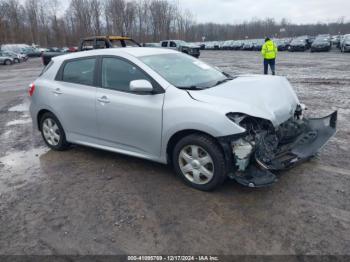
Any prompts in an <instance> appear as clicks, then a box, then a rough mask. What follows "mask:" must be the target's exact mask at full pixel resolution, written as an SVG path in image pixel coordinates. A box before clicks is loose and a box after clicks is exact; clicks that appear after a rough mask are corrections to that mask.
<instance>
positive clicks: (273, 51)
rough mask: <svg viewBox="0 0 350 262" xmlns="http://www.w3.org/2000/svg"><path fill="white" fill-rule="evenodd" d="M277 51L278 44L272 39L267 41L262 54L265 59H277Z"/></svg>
mask: <svg viewBox="0 0 350 262" xmlns="http://www.w3.org/2000/svg"><path fill="white" fill-rule="evenodd" d="M277 52H278V50H277V46H276V44H275V43H274V42H273V41H271V40H269V41H267V42H266V43H265V44H264V45H263V47H262V48H261V54H262V56H263V57H264V59H275V58H276V56H277Z"/></svg>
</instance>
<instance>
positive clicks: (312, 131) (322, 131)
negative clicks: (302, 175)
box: [255, 111, 337, 170]
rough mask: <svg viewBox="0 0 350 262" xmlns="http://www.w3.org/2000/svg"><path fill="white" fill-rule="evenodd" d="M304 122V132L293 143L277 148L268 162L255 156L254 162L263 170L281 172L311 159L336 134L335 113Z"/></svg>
mask: <svg viewBox="0 0 350 262" xmlns="http://www.w3.org/2000/svg"><path fill="white" fill-rule="evenodd" d="M306 121H307V122H306V130H305V131H304V132H303V133H302V134H301V135H299V136H298V137H297V138H296V140H295V141H294V142H292V143H290V144H287V145H283V146H281V147H279V148H278V150H277V152H275V153H274V156H273V158H272V159H270V160H269V161H268V162H266V161H264V159H259V157H258V156H257V155H255V160H256V162H257V163H258V164H259V165H260V166H261V167H262V168H264V169H268V170H283V169H288V168H291V167H293V166H295V165H296V164H299V163H301V162H303V161H305V160H308V159H309V158H311V157H313V156H314V155H315V154H316V153H317V152H318V151H319V150H320V149H321V148H322V147H323V146H324V145H325V144H326V143H327V142H328V141H329V139H330V138H331V137H332V136H333V135H334V134H335V133H336V125H337V111H335V112H333V113H332V114H330V115H329V116H326V117H323V118H314V119H308V120H306Z"/></svg>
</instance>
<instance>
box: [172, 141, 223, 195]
mask: <svg viewBox="0 0 350 262" xmlns="http://www.w3.org/2000/svg"><path fill="white" fill-rule="evenodd" d="M172 163H173V166H174V169H175V172H176V173H177V174H178V175H179V176H180V177H181V178H182V179H183V181H184V182H185V183H186V184H188V185H190V186H191V187H193V188H196V189H199V190H202V191H211V190H213V189H215V188H216V187H218V186H219V185H221V184H222V183H223V181H224V180H225V178H226V164H225V157H224V153H223V151H222V149H221V148H220V146H219V145H218V144H217V142H216V141H215V140H214V139H213V138H211V137H210V136H207V135H203V134H193V135H189V136H186V137H184V138H182V139H181V140H180V141H179V142H178V143H177V144H176V146H175V148H174V150H173V155H172Z"/></svg>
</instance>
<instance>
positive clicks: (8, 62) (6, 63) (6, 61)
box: [4, 59, 12, 65]
mask: <svg viewBox="0 0 350 262" xmlns="http://www.w3.org/2000/svg"><path fill="white" fill-rule="evenodd" d="M4 64H5V65H12V62H11V60H8V59H6V60H5V62H4Z"/></svg>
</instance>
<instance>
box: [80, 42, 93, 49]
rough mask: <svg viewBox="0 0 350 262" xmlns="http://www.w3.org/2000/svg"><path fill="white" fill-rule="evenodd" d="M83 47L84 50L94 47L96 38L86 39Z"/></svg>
mask: <svg viewBox="0 0 350 262" xmlns="http://www.w3.org/2000/svg"><path fill="white" fill-rule="evenodd" d="M81 49H82V50H92V49H94V40H84V41H83V44H82V47H81Z"/></svg>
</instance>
